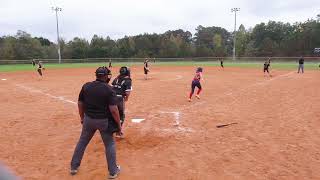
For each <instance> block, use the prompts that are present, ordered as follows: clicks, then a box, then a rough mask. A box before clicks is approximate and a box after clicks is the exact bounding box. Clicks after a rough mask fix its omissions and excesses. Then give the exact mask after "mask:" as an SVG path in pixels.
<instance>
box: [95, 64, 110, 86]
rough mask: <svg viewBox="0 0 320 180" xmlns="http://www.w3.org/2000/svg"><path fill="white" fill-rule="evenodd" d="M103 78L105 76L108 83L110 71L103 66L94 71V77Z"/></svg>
mask: <svg viewBox="0 0 320 180" xmlns="http://www.w3.org/2000/svg"><path fill="white" fill-rule="evenodd" d="M104 76H106V82H107V83H109V81H110V79H111V76H112V75H111V71H110V70H109V69H108V68H107V67H105V66H103V67H98V69H97V70H96V77H97V78H103V77H104Z"/></svg>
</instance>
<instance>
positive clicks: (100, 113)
mask: <svg viewBox="0 0 320 180" xmlns="http://www.w3.org/2000/svg"><path fill="white" fill-rule="evenodd" d="M110 78H111V71H110V70H109V69H108V68H106V67H99V68H98V69H97V70H96V80H95V81H92V82H88V83H86V84H84V85H83V86H82V89H81V91H80V94H79V100H78V109H79V115H80V118H81V124H82V132H81V136H80V139H79V142H78V144H77V146H76V148H75V151H74V154H73V157H72V160H71V170H70V174H71V175H75V174H77V172H78V168H79V166H80V164H81V160H82V157H83V154H84V151H85V149H86V147H87V145H88V143H89V142H90V140H91V138H92V137H93V135H94V133H95V132H96V131H97V130H99V131H100V134H101V137H102V140H103V143H104V146H105V153H106V159H107V164H108V170H109V178H110V179H114V178H116V177H117V176H118V174H119V173H120V166H117V164H116V149H115V142H114V139H113V137H112V133H111V132H109V131H108V121H110V120H111V119H113V120H114V121H115V122H116V124H117V125H118V132H117V133H118V134H120V135H121V134H122V133H121V125H120V116H119V110H118V107H117V104H116V94H115V93H114V91H113V90H112V88H111V86H110V85H108V82H109V81H110Z"/></svg>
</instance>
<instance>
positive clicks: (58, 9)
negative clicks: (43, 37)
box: [52, 7, 62, 64]
mask: <svg viewBox="0 0 320 180" xmlns="http://www.w3.org/2000/svg"><path fill="white" fill-rule="evenodd" d="M52 10H53V11H55V12H56V20H57V40H58V55H59V64H60V63H61V51H60V36H59V20H58V11H62V8H59V7H52Z"/></svg>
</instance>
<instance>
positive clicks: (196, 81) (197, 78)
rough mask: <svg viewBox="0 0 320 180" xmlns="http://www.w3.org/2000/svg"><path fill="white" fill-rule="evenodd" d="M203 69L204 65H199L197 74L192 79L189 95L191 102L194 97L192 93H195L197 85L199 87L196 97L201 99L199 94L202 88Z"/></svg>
mask: <svg viewBox="0 0 320 180" xmlns="http://www.w3.org/2000/svg"><path fill="white" fill-rule="evenodd" d="M202 71H203V69H202V67H198V68H197V71H196V74H195V76H194V78H193V80H192V83H191V92H190V95H189V102H191V98H192V95H193V93H194V90H195V88H196V87H197V88H198V92H197V94H196V97H197V98H198V99H200V96H199V94H200V92H201V90H202V87H201V83H200V81H201V79H202Z"/></svg>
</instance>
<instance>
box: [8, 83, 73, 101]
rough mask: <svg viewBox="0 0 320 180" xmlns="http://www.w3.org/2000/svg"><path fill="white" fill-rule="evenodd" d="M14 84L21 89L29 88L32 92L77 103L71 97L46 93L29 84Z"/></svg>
mask: <svg viewBox="0 0 320 180" xmlns="http://www.w3.org/2000/svg"><path fill="white" fill-rule="evenodd" d="M14 85H15V86H17V87H19V88H21V89H24V90H27V91H29V92H30V93H38V94H42V95H45V96H48V97H50V98H52V99H56V100H59V101H62V102H67V103H70V104H77V103H76V102H74V101H71V100H69V99H66V98H65V97H63V96H54V95H52V94H49V93H45V92H43V91H41V90H39V89H34V88H31V87H27V86H25V85H22V84H14Z"/></svg>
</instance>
